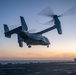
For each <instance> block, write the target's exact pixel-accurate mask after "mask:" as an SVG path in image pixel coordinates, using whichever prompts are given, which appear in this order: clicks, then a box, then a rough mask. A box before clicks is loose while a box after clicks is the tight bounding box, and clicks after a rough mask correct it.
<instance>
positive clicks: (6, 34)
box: [4, 24, 11, 38]
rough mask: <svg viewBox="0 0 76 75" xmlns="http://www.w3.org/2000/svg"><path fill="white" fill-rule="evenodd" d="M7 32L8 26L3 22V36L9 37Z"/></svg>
mask: <svg viewBox="0 0 76 75" xmlns="http://www.w3.org/2000/svg"><path fill="white" fill-rule="evenodd" d="M8 32H9V28H8V26H7V25H6V24H4V33H5V37H8V38H10V37H11V35H9V34H8Z"/></svg>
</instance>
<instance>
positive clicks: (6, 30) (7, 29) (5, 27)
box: [4, 24, 9, 33]
mask: <svg viewBox="0 0 76 75" xmlns="http://www.w3.org/2000/svg"><path fill="white" fill-rule="evenodd" d="M4 31H5V33H6V32H8V31H9V28H8V26H7V25H6V24H4Z"/></svg>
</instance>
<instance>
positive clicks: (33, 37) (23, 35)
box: [4, 12, 62, 48]
mask: <svg viewBox="0 0 76 75" xmlns="http://www.w3.org/2000/svg"><path fill="white" fill-rule="evenodd" d="M51 14H52V15H50V14H43V15H45V16H49V17H52V18H53V20H52V21H54V25H53V26H52V27H49V28H47V29H45V30H42V31H40V32H36V33H29V32H28V27H27V24H26V22H25V20H24V17H22V16H20V20H21V26H19V27H17V28H15V29H12V30H9V28H8V26H7V25H6V24H4V31H5V33H4V34H5V37H7V38H11V35H12V34H14V33H15V34H17V36H18V43H19V46H20V47H23V42H25V43H26V44H27V46H28V48H30V47H31V46H32V45H43V46H47V47H49V44H50V42H49V40H48V38H47V37H45V36H43V35H42V34H44V33H46V32H48V31H51V30H53V29H57V32H58V34H62V29H61V23H60V20H59V19H58V17H61V15H59V16H58V15H54V14H53V13H51ZM39 15H42V12H40V13H39ZM50 22H51V21H49V22H47V23H50Z"/></svg>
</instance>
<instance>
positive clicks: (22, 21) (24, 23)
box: [20, 16, 28, 31]
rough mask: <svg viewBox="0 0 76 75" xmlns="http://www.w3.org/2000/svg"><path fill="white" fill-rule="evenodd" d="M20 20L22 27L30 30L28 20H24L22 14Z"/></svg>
mask: <svg viewBox="0 0 76 75" xmlns="http://www.w3.org/2000/svg"><path fill="white" fill-rule="evenodd" d="M20 20H21V26H22V29H23V30H26V31H27V30H28V27H27V25H26V22H25V20H24V17H22V16H20Z"/></svg>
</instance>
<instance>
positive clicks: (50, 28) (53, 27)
mask: <svg viewBox="0 0 76 75" xmlns="http://www.w3.org/2000/svg"><path fill="white" fill-rule="evenodd" d="M55 28H56V27H55V25H54V26H52V27H49V28H47V29H45V30H42V31H40V32H37V33H36V34H44V33H46V32H48V31H51V30H53V29H55Z"/></svg>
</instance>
